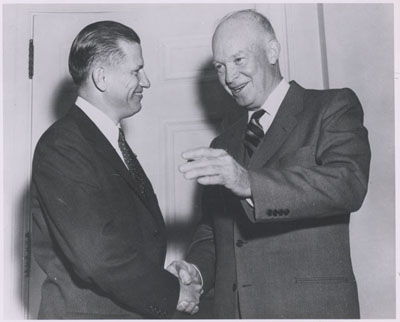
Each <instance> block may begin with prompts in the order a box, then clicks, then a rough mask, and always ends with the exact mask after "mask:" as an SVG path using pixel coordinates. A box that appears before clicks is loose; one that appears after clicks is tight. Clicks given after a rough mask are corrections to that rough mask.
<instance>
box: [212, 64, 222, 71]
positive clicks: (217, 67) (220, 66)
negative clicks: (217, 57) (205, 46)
mask: <svg viewBox="0 0 400 322" xmlns="http://www.w3.org/2000/svg"><path fill="white" fill-rule="evenodd" d="M214 67H215V69H216V70H217V71H220V70H222V68H223V66H222V64H215V65H214Z"/></svg>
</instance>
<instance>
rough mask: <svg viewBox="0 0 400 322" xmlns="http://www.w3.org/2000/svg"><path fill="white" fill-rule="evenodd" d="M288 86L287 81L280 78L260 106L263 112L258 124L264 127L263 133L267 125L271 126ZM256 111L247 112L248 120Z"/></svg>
mask: <svg viewBox="0 0 400 322" xmlns="http://www.w3.org/2000/svg"><path fill="white" fill-rule="evenodd" d="M289 87H290V85H289V83H288V82H287V81H286V80H284V79H283V78H282V80H281V82H280V83H279V84H278V86H277V87H275V89H274V90H273V91H272V93H271V94H270V95H269V96H268V98H267V100H266V101H265V102H264V104H263V105H262V106H261V109H263V110H265V114H264V115H263V116H262V117H261V119H260V124H261V125H262V127H263V129H264V133H267V131H268V129H269V127H270V126H271V124H272V121H273V120H274V118H275V116H276V113H278V109H279V106H281V104H282V102H283V99H284V98H285V96H286V94H287V92H288V90H289ZM256 111H258V110H256ZM256 111H251V112H249V121H250V118H251V116H252V115H253V113H255V112H256Z"/></svg>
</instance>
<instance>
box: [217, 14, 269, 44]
mask: <svg viewBox="0 0 400 322" xmlns="http://www.w3.org/2000/svg"><path fill="white" fill-rule="evenodd" d="M229 25H231V26H232V25H241V26H243V27H247V28H251V29H252V30H253V31H257V32H259V33H260V35H263V36H264V37H267V38H268V39H276V37H275V31H274V28H273V27H272V25H271V23H270V22H269V20H268V19H267V18H266V17H265V16H263V15H262V14H260V13H258V12H257V11H255V10H251V9H247V10H240V11H235V12H232V13H230V14H228V15H226V16H225V17H223V18H222V19H221V21H220V22H219V24H218V26H217V28H216V30H215V33H217V31H218V30H219V29H223V27H226V26H229Z"/></svg>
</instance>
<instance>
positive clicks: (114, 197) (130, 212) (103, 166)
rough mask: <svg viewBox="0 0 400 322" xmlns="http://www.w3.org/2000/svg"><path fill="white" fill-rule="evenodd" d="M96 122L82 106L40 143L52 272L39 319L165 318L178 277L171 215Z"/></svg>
mask: <svg viewBox="0 0 400 322" xmlns="http://www.w3.org/2000/svg"><path fill="white" fill-rule="evenodd" d="M135 189H136V186H135V182H134V180H133V177H132V176H131V174H130V173H129V171H128V170H127V168H126V167H125V165H124V163H123V162H122V160H121V159H120V157H119V156H118V154H117V153H116V151H115V150H114V149H113V147H112V146H111V144H110V143H109V142H108V141H107V139H106V138H105V137H104V136H103V134H102V133H101V132H100V131H99V130H98V128H97V127H96V126H95V124H94V123H93V122H92V121H91V120H90V119H89V118H88V117H87V116H86V114H84V113H83V112H82V111H81V110H80V109H79V108H78V107H76V106H74V107H73V108H72V109H71V110H70V111H69V113H68V114H67V115H66V116H65V117H63V118H62V119H61V120H59V121H57V122H56V123H55V124H53V125H52V126H51V127H50V128H49V129H48V130H47V131H46V132H45V133H44V135H43V136H42V137H41V139H40V140H39V143H38V144H37V147H36V151H35V155H34V160H33V175H32V196H33V198H32V216H33V227H32V231H33V236H32V237H33V253H34V255H35V258H36V260H37V262H38V263H39V265H40V267H41V268H42V269H43V270H44V272H45V273H46V275H47V278H46V280H45V281H44V283H43V286H42V302H41V305H40V311H39V318H52V319H59V318H68V319H72V318H79V319H84V318H92V319H98V318H108V319H112V318H140V317H150V318H165V317H169V316H171V314H172V313H173V312H174V311H175V307H176V304H177V300H178V296H179V282H178V279H177V278H176V277H175V276H173V275H172V274H170V273H169V272H167V271H166V270H164V269H163V265H164V260H165V254H166V233H165V225H164V221H163V218H162V215H161V212H160V209H159V206H158V203H157V198H156V196H155V195H152V196H151V197H150V198H149V201H147V202H146V201H144V200H142V199H141V198H140V197H139V194H137V193H136V190H135Z"/></svg>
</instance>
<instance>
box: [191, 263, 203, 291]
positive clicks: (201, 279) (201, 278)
mask: <svg viewBox="0 0 400 322" xmlns="http://www.w3.org/2000/svg"><path fill="white" fill-rule="evenodd" d="M192 265H193V267H194V268H195V269H196V271H197V273H199V276H200V281H201V287H203V284H204V283H203V275H201V272H200V270H199V269H198V267H197V266H196V265H195V264H192Z"/></svg>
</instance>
